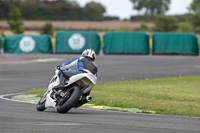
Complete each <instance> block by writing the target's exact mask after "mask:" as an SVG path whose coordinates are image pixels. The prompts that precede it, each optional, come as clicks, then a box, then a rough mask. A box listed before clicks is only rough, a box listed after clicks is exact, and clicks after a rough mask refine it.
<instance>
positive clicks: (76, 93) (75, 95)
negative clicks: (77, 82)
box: [57, 86, 81, 113]
mask: <svg viewBox="0 0 200 133" xmlns="http://www.w3.org/2000/svg"><path fill="white" fill-rule="evenodd" d="M80 96H81V89H80V88H79V87H78V86H75V87H73V92H72V94H71V96H70V97H69V99H68V100H67V101H66V102H65V103H64V104H62V105H61V106H59V105H58V107H57V112H58V113H67V112H68V111H69V110H70V109H71V108H72V107H73V106H74V105H75V104H76V103H77V102H78V100H79V98H80Z"/></svg>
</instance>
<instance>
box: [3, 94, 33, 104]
mask: <svg viewBox="0 0 200 133" xmlns="http://www.w3.org/2000/svg"><path fill="white" fill-rule="evenodd" d="M20 94H22V93H13V94H5V95H0V99H3V100H7V101H13V102H20V103H30V102H25V101H19V100H14V99H10V98H5V97H6V96H15V95H20ZM30 104H36V103H30Z"/></svg>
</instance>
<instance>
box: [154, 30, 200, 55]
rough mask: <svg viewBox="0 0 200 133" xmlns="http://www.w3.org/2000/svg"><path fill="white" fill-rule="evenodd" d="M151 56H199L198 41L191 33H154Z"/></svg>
mask: <svg viewBox="0 0 200 133" xmlns="http://www.w3.org/2000/svg"><path fill="white" fill-rule="evenodd" d="M153 54H189V55H199V49H198V39H197V37H196V35H195V34H192V33H159V32H157V33H154V34H153Z"/></svg>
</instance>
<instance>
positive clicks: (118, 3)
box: [72, 0, 193, 19]
mask: <svg viewBox="0 0 200 133" xmlns="http://www.w3.org/2000/svg"><path fill="white" fill-rule="evenodd" d="M72 1H77V2H78V3H79V4H80V6H82V7H83V6H85V4H86V3H88V2H91V1H95V2H98V3H101V4H102V5H103V6H104V7H105V8H106V14H105V15H110V16H118V17H120V18H121V19H125V18H127V19H129V18H130V16H132V15H137V14H138V12H137V11H134V10H133V4H132V3H131V2H130V0H72ZM192 1H193V0H171V4H170V10H169V11H168V12H167V14H169V15H175V14H176V15H177V14H184V13H187V12H188V9H187V8H188V6H189V5H190V4H191V3H192Z"/></svg>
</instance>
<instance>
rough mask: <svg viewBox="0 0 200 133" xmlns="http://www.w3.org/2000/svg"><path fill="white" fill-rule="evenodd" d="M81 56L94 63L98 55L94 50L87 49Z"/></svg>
mask: <svg viewBox="0 0 200 133" xmlns="http://www.w3.org/2000/svg"><path fill="white" fill-rule="evenodd" d="M81 56H82V57H89V58H90V59H91V60H92V61H94V60H95V58H96V53H95V51H94V50H93V49H86V50H84V51H83V53H82V55H81Z"/></svg>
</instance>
